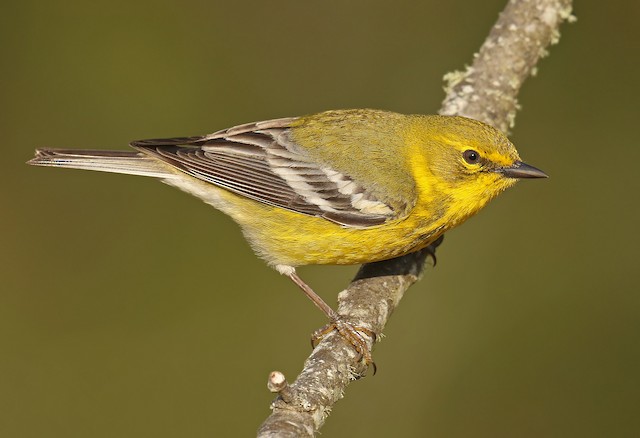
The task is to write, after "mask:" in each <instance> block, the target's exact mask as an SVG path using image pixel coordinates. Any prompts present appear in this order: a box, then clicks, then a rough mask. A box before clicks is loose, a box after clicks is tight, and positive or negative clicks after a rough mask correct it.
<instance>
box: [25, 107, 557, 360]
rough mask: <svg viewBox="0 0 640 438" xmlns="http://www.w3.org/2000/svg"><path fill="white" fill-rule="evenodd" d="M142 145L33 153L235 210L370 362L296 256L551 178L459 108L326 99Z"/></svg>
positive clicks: (414, 240)
mask: <svg viewBox="0 0 640 438" xmlns="http://www.w3.org/2000/svg"><path fill="white" fill-rule="evenodd" d="M131 146H132V147H133V148H134V149H135V151H117V152H116V151H99V150H69V149H38V150H37V151H36V156H35V158H33V159H32V160H31V161H29V164H34V165H38V166H54V167H69V168H76V169H88V170H99V171H104V172H115V173H125V174H133V175H144V176H153V177H156V178H160V179H161V180H162V181H163V182H165V183H167V184H169V185H172V186H175V187H178V188H180V189H182V190H184V191H186V192H188V193H191V194H192V195H195V196H197V197H199V198H201V199H202V200H204V201H205V202H207V203H208V204H211V205H212V206H214V207H215V208H217V209H219V210H221V211H223V212H224V213H226V214H228V215H229V216H231V217H232V218H233V219H234V220H235V221H236V222H237V223H238V224H240V226H241V227H242V231H243V233H244V235H245V237H246V239H247V240H248V241H249V243H250V244H251V246H252V247H253V249H254V251H255V252H256V253H257V254H258V255H259V256H260V257H262V258H263V259H264V260H265V261H266V262H267V263H268V264H269V265H270V266H272V267H274V268H275V269H276V270H278V272H280V273H282V274H284V275H287V276H288V277H290V278H291V279H292V280H293V281H294V282H295V283H296V284H297V285H298V286H300V287H301V288H302V290H303V291H304V292H305V294H306V295H307V296H308V297H309V298H310V299H311V300H312V301H313V302H314V303H315V304H316V305H317V306H318V307H319V308H320V309H321V310H322V311H323V312H324V313H325V314H326V315H327V317H328V318H329V319H330V321H331V322H332V324H334V325H335V326H336V327H337V328H338V329H339V331H340V333H341V334H342V335H343V336H345V337H346V338H347V339H349V340H350V342H352V344H354V346H355V347H356V349H357V350H358V351H359V352H360V353H361V354H362V355H363V356H364V357H365V359H367V360H368V361H369V362H370V355H369V352H368V349H367V348H366V345H364V346H363V342H362V341H361V337H360V336H359V335H358V334H357V333H356V331H355V329H354V328H353V327H351V326H349V325H348V324H344V323H342V322H341V321H340V319H339V317H338V315H337V314H336V313H335V312H334V311H333V310H332V309H331V307H330V306H328V305H327V304H326V303H325V302H324V301H323V300H322V299H321V298H320V297H319V296H318V295H317V294H316V293H315V292H313V290H312V289H311V288H310V287H309V286H307V285H306V284H305V283H304V282H303V281H302V280H301V279H300V277H298V275H297V274H296V271H295V267H296V266H300V265H307V264H356V263H366V262H373V261H379V260H385V259H390V258H393V257H397V256H401V255H404V254H407V253H409V252H413V251H416V250H419V249H422V248H424V247H426V246H427V245H429V244H430V243H432V242H434V241H435V240H436V239H437V238H439V237H440V236H441V235H442V234H443V233H444V232H445V231H447V230H449V229H451V228H452V227H454V226H456V225H459V224H461V223H462V222H464V221H465V220H466V219H467V218H469V217H470V216H472V215H473V214H475V213H477V212H478V211H479V210H480V209H481V208H482V207H483V206H484V205H485V204H486V203H487V202H489V201H490V200H491V199H492V198H493V197H495V196H496V195H498V194H499V193H500V192H502V191H503V190H505V189H506V188H507V187H510V186H511V185H513V184H514V183H515V182H516V181H517V179H519V178H544V177H546V176H547V175H545V174H544V173H543V172H542V171H540V170H538V169H536V168H534V167H532V166H529V165H527V164H525V163H523V162H522V161H521V160H520V157H519V156H518V152H517V151H516V149H515V148H514V146H513V145H512V144H511V142H510V141H509V140H508V139H507V137H506V136H505V135H504V134H503V133H501V132H500V131H498V130H496V129H494V128H492V127H491V126H489V125H486V124H484V123H481V122H478V121H475V120H471V119H467V118H463V117H455V116H437V115H426V116H425V115H402V114H397V113H392V112H387V111H378V110H367V109H365V110H338V111H326V112H322V113H319V114H314V115H310V116H304V117H292V118H283V119H275V120H268V121H262V122H256V123H249V124H245V125H240V126H235V127H233V128H229V129H225V130H222V131H218V132H215V133H213V134H209V135H204V136H198V137H181V138H168V139H158V140H140V141H134V142H132V143H131Z"/></svg>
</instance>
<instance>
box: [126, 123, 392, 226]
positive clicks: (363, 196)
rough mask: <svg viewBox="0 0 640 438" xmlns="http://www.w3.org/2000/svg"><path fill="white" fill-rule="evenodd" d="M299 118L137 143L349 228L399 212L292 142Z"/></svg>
mask: <svg viewBox="0 0 640 438" xmlns="http://www.w3.org/2000/svg"><path fill="white" fill-rule="evenodd" d="M294 120H296V119H295V118H285V119H275V120H268V121H263V122H257V123H250V124H245V125H240V126H236V127H233V128H229V129H225V130H223V131H218V132H215V133H213V134H209V135H205V136H201V137H181V138H168V139H153V140H139V141H134V142H132V143H131V146H132V147H134V148H136V149H138V150H140V151H142V152H144V153H146V154H149V155H151V156H155V157H157V158H158V159H160V160H162V161H164V162H166V163H168V164H170V165H172V166H174V167H175V168H176V169H178V170H180V171H182V172H184V173H186V174H188V175H191V176H193V177H196V178H198V179H200V180H203V181H206V182H209V183H211V184H215V185H216V186H220V187H223V188H225V189H227V190H230V191H232V192H234V193H237V194H239V195H242V196H246V197H247V198H251V199H254V200H256V201H260V202H263V203H265V204H269V205H273V206H276V207H281V208H285V209H288V210H291V211H295V212H298V213H302V214H307V215H312V216H320V217H323V218H325V219H327V220H330V221H333V222H336V223H339V224H341V225H344V226H348V227H370V226H375V225H379V224H382V223H384V222H385V221H387V220H389V219H392V218H395V217H397V216H398V214H397V213H396V212H395V211H394V209H393V208H392V207H391V206H390V205H388V204H387V203H385V202H382V201H381V200H379V199H376V198H375V197H374V196H373V195H372V194H371V193H370V192H368V191H367V189H366V188H365V187H363V186H361V185H360V184H358V182H357V181H354V180H353V179H352V178H350V177H349V176H348V175H345V174H344V173H341V172H339V171H336V170H334V169H332V168H330V167H327V166H326V165H323V164H320V163H317V162H314V161H313V160H311V159H310V158H309V157H308V155H307V154H306V153H305V151H304V150H303V149H302V148H301V147H300V146H298V145H297V144H296V143H294V142H293V141H292V140H291V135H290V127H291V123H292V122H293V121H294ZM353 159H358V157H354V158H353Z"/></svg>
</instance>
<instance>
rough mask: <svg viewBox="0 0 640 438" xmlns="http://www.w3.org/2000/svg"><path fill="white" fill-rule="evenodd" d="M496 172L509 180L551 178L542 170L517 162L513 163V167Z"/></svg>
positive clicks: (502, 168)
mask: <svg viewBox="0 0 640 438" xmlns="http://www.w3.org/2000/svg"><path fill="white" fill-rule="evenodd" d="M496 172H498V173H501V174H502V175H504V176H506V177H507V178H549V175H547V174H546V173H544V172H543V171H542V170H540V169H536V168H535V167H533V166H529V165H528V164H527V163H523V162H522V161H516V162H515V163H513V166H510V167H501V168H500V169H496Z"/></svg>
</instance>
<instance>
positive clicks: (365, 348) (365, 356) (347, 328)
mask: <svg viewBox="0 0 640 438" xmlns="http://www.w3.org/2000/svg"><path fill="white" fill-rule="evenodd" d="M283 268H284V267H283ZM283 268H280V267H278V271H280V272H282V273H283V274H285V275H286V276H287V277H289V278H290V279H291V281H293V282H294V283H295V284H297V285H298V287H299V288H300V289H302V292H304V294H305V295H306V296H307V297H308V298H309V299H310V300H311V301H312V302H313V304H315V305H316V307H318V308H319V309H320V310H321V311H322V313H324V314H325V315H326V316H327V318H329V324H327V325H326V326H324V327H322V328H321V329H319V330H316V331H315V332H314V333H313V335H312V337H311V345H312V346H313V347H315V346H316V345H317V343H318V342H319V341H320V339H322V338H323V337H324V336H326V335H327V334H329V333H331V332H332V331H333V330H336V331H337V332H338V333H339V334H340V336H342V337H343V338H344V339H345V340H346V341H347V342H348V343H349V344H351V345H352V346H353V348H355V350H356V351H357V352H358V353H359V354H360V356H361V358H362V360H364V362H365V363H366V364H367V365H369V364H372V365H373V367H374V374H375V364H374V363H373V360H372V358H371V349H370V348H369V344H368V343H367V340H366V339H365V338H364V337H363V335H362V333H364V334H366V335H368V336H370V337H371V338H372V339H373V341H374V342H375V340H376V334H375V333H374V332H373V331H372V330H369V329H366V328H363V327H356V326H354V325H353V324H351V323H349V322H347V321H345V320H344V319H343V318H342V317H341V316H340V315H338V313H337V312H336V311H335V310H333V309H332V308H331V306H329V305H328V304H327V303H325V301H324V300H323V299H322V298H321V297H320V295H318V294H317V293H315V292H314V291H313V289H311V287H309V285H308V284H307V283H305V282H304V281H303V280H302V279H301V278H300V277H299V276H298V274H296V272H295V269H293V268H290V269H283ZM360 332H362V333H360Z"/></svg>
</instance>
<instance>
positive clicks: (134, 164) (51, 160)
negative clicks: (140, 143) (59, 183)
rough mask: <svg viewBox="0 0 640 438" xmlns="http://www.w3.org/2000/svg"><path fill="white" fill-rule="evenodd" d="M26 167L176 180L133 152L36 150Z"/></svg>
mask: <svg viewBox="0 0 640 438" xmlns="http://www.w3.org/2000/svg"><path fill="white" fill-rule="evenodd" d="M27 164H31V165H34V166H50V167H68V168H70V169H84V170H98V171H101V172H112V173H125V174H128V175H141V176H153V177H156V178H164V179H166V178H173V177H175V176H176V174H175V173H173V172H172V171H171V170H170V169H169V167H168V166H166V165H164V164H163V163H162V162H161V161H159V160H156V159H154V158H151V157H149V156H148V155H145V154H143V153H141V152H134V151H131V152H129V151H105V150H90V149H47V148H43V149H36V156H35V157H33V158H32V159H31V160H29V161H27Z"/></svg>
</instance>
